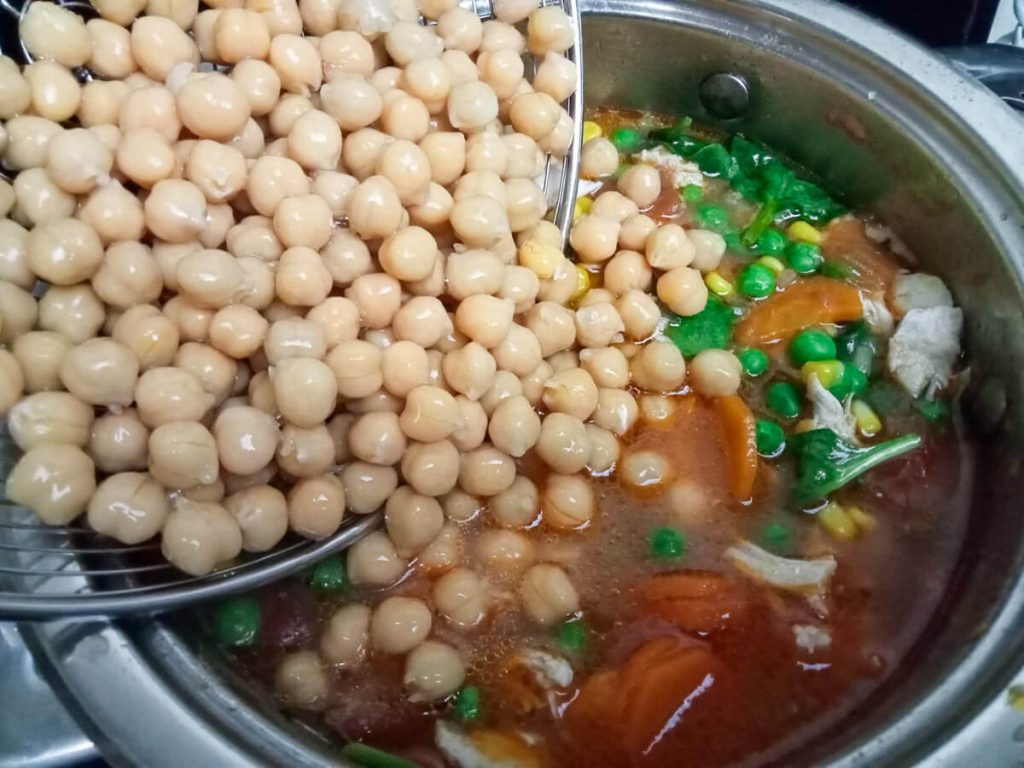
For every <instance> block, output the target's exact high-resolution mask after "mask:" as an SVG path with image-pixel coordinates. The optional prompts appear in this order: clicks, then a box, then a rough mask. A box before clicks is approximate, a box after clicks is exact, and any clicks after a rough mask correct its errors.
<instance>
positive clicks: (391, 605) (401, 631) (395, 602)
mask: <svg viewBox="0 0 1024 768" xmlns="http://www.w3.org/2000/svg"><path fill="white" fill-rule="evenodd" d="M432 619H433V617H432V616H431V612H430V608H429V607H427V604H426V603H425V602H423V601H422V600H420V599H418V598H415V597H388V598H385V600H384V601H383V602H382V603H381V604H380V605H378V606H377V609H376V610H375V611H374V612H373V616H372V617H371V619H370V643H371V644H372V645H373V648H374V650H376V651H378V652H380V653H387V654H400V653H408V652H409V651H411V650H412V649H413V648H415V647H416V646H418V645H419V644H420V643H422V642H423V641H424V640H426V639H427V636H428V635H429V634H430V628H431V625H432V623H433V620H432Z"/></svg>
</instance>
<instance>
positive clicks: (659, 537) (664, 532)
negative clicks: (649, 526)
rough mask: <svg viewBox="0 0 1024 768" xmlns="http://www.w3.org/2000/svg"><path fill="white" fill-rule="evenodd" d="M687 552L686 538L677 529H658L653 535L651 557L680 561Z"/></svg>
mask: <svg viewBox="0 0 1024 768" xmlns="http://www.w3.org/2000/svg"><path fill="white" fill-rule="evenodd" d="M685 551H686V536H685V534H683V532H682V531H680V530H679V529H677V528H656V529H655V530H654V533H652V534H651V557H653V558H654V559H655V560H679V559H681V558H682V556H683V553H684V552H685Z"/></svg>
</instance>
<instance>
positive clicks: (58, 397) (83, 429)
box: [2, 353, 92, 451]
mask: <svg viewBox="0 0 1024 768" xmlns="http://www.w3.org/2000/svg"><path fill="white" fill-rule="evenodd" d="M2 358H3V359H8V360H10V357H9V353H6V354H4V355H2ZM11 362H13V360H11ZM14 365H15V366H16V362H14ZM5 368H6V367H5ZM18 373H19V372H18ZM14 383H15V384H16V382H14ZM91 427H92V408H91V407H89V406H88V404H86V403H85V402H83V401H82V400H80V399H79V398H78V397H75V396H74V395H71V394H69V393H67V392H37V393H36V394H30V395H29V396H27V397H25V398H24V399H22V400H20V401H18V402H17V403H16V404H13V406H12V407H10V408H9V412H8V414H7V428H8V429H9V430H10V436H11V438H12V439H13V440H14V442H15V443H16V444H17V446H18V447H19V449H22V450H23V451H29V450H31V449H34V447H36V446H37V445H42V444H45V443H62V444H69V445H77V446H78V447H83V446H84V445H85V444H86V442H88V440H89V430H90V428H91Z"/></svg>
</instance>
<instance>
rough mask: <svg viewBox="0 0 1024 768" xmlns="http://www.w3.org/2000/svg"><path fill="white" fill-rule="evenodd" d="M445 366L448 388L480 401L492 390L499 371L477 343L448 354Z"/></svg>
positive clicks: (445, 358)
mask: <svg viewBox="0 0 1024 768" xmlns="http://www.w3.org/2000/svg"><path fill="white" fill-rule="evenodd" d="M456 322H457V320H456ZM443 366H444V378H445V381H446V382H447V383H448V386H449V387H451V388H452V389H453V390H455V391H456V392H459V393H461V394H463V395H465V396H466V397H467V398H469V399H470V400H479V399H480V398H481V397H482V396H483V394H484V393H485V392H486V391H487V390H488V389H489V388H490V386H491V384H492V383H493V381H494V374H495V370H496V369H497V363H496V362H495V360H494V357H492V356H491V354H490V353H489V352H488V351H487V350H486V349H484V348H483V347H482V346H481V345H480V344H477V343H476V342H470V343H469V344H466V345H465V346H463V347H461V348H458V349H454V350H452V351H451V352H448V353H446V354H445V356H444V364H443Z"/></svg>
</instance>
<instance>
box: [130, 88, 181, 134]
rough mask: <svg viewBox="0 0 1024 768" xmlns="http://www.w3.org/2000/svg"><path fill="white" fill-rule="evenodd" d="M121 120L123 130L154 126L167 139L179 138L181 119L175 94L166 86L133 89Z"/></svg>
mask: <svg viewBox="0 0 1024 768" xmlns="http://www.w3.org/2000/svg"><path fill="white" fill-rule="evenodd" d="M117 124H118V127H119V128H120V129H121V132H122V133H128V132H129V131H132V130H135V129H138V128H152V129H155V130H156V131H157V132H159V133H160V135H161V136H163V137H164V138H165V139H166V140H167V141H169V142H173V141H177V140H178V137H179V135H180V134H181V119H180V118H179V116H178V108H177V104H176V102H175V98H174V94H173V93H171V92H170V90H168V89H167V88H164V87H162V86H149V87H146V88H140V89H139V90H137V91H132V92H130V93H129V94H128V95H127V96H125V97H124V99H123V100H122V102H121V106H120V109H119V110H118V113H117Z"/></svg>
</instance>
